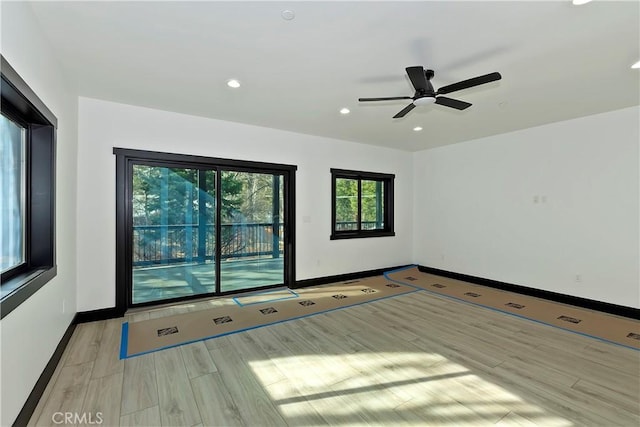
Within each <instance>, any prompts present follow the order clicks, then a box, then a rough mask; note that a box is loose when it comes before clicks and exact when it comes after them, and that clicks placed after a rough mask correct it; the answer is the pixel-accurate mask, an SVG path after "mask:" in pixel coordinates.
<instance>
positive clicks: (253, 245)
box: [220, 170, 285, 292]
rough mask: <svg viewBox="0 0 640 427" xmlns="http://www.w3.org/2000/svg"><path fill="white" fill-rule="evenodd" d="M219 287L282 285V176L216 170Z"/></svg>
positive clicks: (243, 287) (227, 289) (233, 288)
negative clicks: (218, 182) (219, 195)
mask: <svg viewBox="0 0 640 427" xmlns="http://www.w3.org/2000/svg"><path fill="white" fill-rule="evenodd" d="M221 178H222V179H221V182H222V185H221V193H222V205H221V218H220V221H221V224H220V252H221V253H220V258H221V266H220V267H221V268H220V287H221V288H220V289H221V291H222V292H230V291H237V290H241V289H251V288H255V287H258V286H265V285H275V284H278V283H284V257H283V256H282V255H283V252H284V240H283V237H284V225H285V224H284V203H283V202H284V195H283V190H284V187H283V183H284V179H283V176H282V175H280V174H271V173H254V172H240V171H225V170H223V171H222V172H221Z"/></svg>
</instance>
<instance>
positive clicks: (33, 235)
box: [0, 55, 58, 319]
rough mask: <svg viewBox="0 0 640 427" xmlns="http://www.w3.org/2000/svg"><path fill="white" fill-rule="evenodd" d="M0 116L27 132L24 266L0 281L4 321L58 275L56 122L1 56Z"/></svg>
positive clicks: (10, 272)
mask: <svg viewBox="0 0 640 427" xmlns="http://www.w3.org/2000/svg"><path fill="white" fill-rule="evenodd" d="M0 62H1V64H0V65H1V67H0V77H1V84H0V98H1V108H2V114H3V115H4V116H5V117H7V118H9V119H10V120H12V121H14V122H16V123H18V124H20V125H21V126H23V127H24V128H25V129H26V132H25V142H26V150H25V156H26V159H25V160H26V161H25V164H26V186H25V224H24V225H25V242H24V251H25V262H24V263H23V264H21V265H20V266H18V267H16V268H13V269H10V270H8V271H6V272H4V273H2V275H1V277H0V282H1V286H0V319H2V318H4V317H6V316H7V315H8V314H9V313H11V312H12V311H13V310H14V309H16V308H17V307H18V306H19V305H20V304H22V303H23V302H25V301H26V300H27V299H28V298H29V297H30V296H31V295H33V294H34V293H35V292H36V291H38V289H40V288H42V287H43V286H44V285H45V284H46V283H47V282H49V281H50V280H51V279H53V278H54V277H55V276H56V275H57V265H56V251H55V247H56V233H55V200H56V197H55V174H56V172H55V171H56V167H55V165H56V129H57V127H58V119H57V118H56V117H55V115H54V114H53V113H52V112H51V110H49V108H47V106H46V105H45V104H44V103H43V102H42V100H40V98H39V97H38V96H37V95H36V94H35V92H34V91H33V90H32V89H31V88H30V87H29V85H28V84H27V83H26V82H25V81H24V80H23V79H22V78H21V77H20V75H19V74H18V73H17V72H16V71H15V69H13V67H11V65H10V64H9V63H8V62H7V61H6V59H5V58H4V56H2V55H0Z"/></svg>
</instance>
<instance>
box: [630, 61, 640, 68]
mask: <svg viewBox="0 0 640 427" xmlns="http://www.w3.org/2000/svg"><path fill="white" fill-rule="evenodd" d="M631 68H640V61H638V62H636V63H635V64H633V65H632V66H631Z"/></svg>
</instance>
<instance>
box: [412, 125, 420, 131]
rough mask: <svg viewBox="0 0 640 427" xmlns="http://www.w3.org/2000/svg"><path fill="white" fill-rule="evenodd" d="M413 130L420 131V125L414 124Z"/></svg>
mask: <svg viewBox="0 0 640 427" xmlns="http://www.w3.org/2000/svg"><path fill="white" fill-rule="evenodd" d="M413 130H414V132H420V131H421V130H422V128H421V127H420V126H416V127H414V128H413Z"/></svg>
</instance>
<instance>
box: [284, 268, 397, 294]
mask: <svg viewBox="0 0 640 427" xmlns="http://www.w3.org/2000/svg"><path fill="white" fill-rule="evenodd" d="M404 267H407V266H406V265H401V266H398V267H389V268H377V269H375V270H366V271H358V272H355V273H345V274H337V275H335V276H324V277H315V278H313V279H304V280H296V284H295V286H293V287H292V288H293V289H298V288H306V287H309V286H319V285H326V284H328V283H336V282H345V281H348V280H358V279H364V278H365V277H371V276H380V275H382V274H383V273H385V272H387V271H391V270H396V269H398V268H404Z"/></svg>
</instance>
